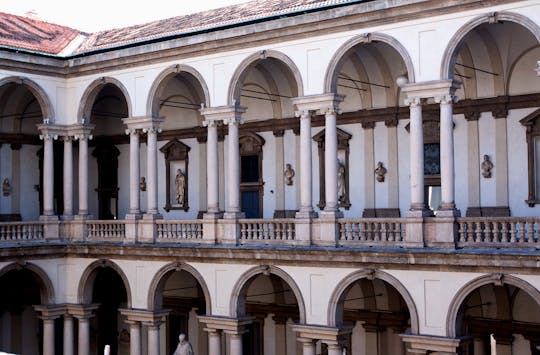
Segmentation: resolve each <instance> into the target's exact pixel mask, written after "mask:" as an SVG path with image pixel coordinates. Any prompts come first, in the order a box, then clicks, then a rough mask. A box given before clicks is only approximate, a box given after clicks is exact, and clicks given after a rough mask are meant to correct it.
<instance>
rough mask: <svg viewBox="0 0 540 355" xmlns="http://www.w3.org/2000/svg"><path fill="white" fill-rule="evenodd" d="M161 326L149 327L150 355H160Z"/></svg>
mask: <svg viewBox="0 0 540 355" xmlns="http://www.w3.org/2000/svg"><path fill="white" fill-rule="evenodd" d="M159 353H160V346H159V325H149V326H148V354H153V355H159Z"/></svg>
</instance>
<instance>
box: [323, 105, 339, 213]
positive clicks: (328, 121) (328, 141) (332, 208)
mask: <svg viewBox="0 0 540 355" xmlns="http://www.w3.org/2000/svg"><path fill="white" fill-rule="evenodd" d="M324 129H325V130H324V167H325V169H324V170H325V171H324V181H325V188H324V191H325V201H326V203H325V206H324V211H325V212H336V211H337V210H338V171H337V170H338V159H337V152H338V139H337V127H336V112H335V110H333V109H330V110H329V111H327V112H326V113H325V127H324Z"/></svg>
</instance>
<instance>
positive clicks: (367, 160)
mask: <svg viewBox="0 0 540 355" xmlns="http://www.w3.org/2000/svg"><path fill="white" fill-rule="evenodd" d="M362 128H363V131H364V152H363V155H364V201H365V204H364V206H365V207H364V212H365V213H364V215H368V216H370V214H369V213H371V212H369V211H372V212H373V213H374V212H375V208H376V205H375V176H374V173H373V172H374V171H375V160H374V156H375V153H374V150H375V134H374V129H375V122H364V123H362ZM366 211H368V212H366ZM370 217H371V216H370Z"/></svg>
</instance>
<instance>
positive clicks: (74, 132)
mask: <svg viewBox="0 0 540 355" xmlns="http://www.w3.org/2000/svg"><path fill="white" fill-rule="evenodd" d="M95 127H96V125H95V124H90V123H84V124H76V125H71V126H69V127H67V133H68V134H69V135H71V136H73V138H74V139H79V140H87V139H92V134H91V132H92V131H93V130H94V128H95Z"/></svg>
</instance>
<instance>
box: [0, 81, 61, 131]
mask: <svg viewBox="0 0 540 355" xmlns="http://www.w3.org/2000/svg"><path fill="white" fill-rule="evenodd" d="M11 83H15V84H19V85H24V86H26V87H27V88H28V90H30V92H31V93H32V94H33V95H34V96H35V97H36V100H37V101H38V103H39V107H40V108H41V113H42V115H43V120H46V119H48V120H49V123H51V124H52V123H54V122H55V119H56V116H55V114H54V107H53V105H52V103H51V100H50V99H49V96H48V95H47V93H46V92H45V90H43V88H42V87H41V86H39V85H38V84H37V83H36V82H35V81H33V80H30V79H28V78H24V77H20V76H9V77H7V78H3V79H0V87H1V86H4V85H6V84H11Z"/></svg>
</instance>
